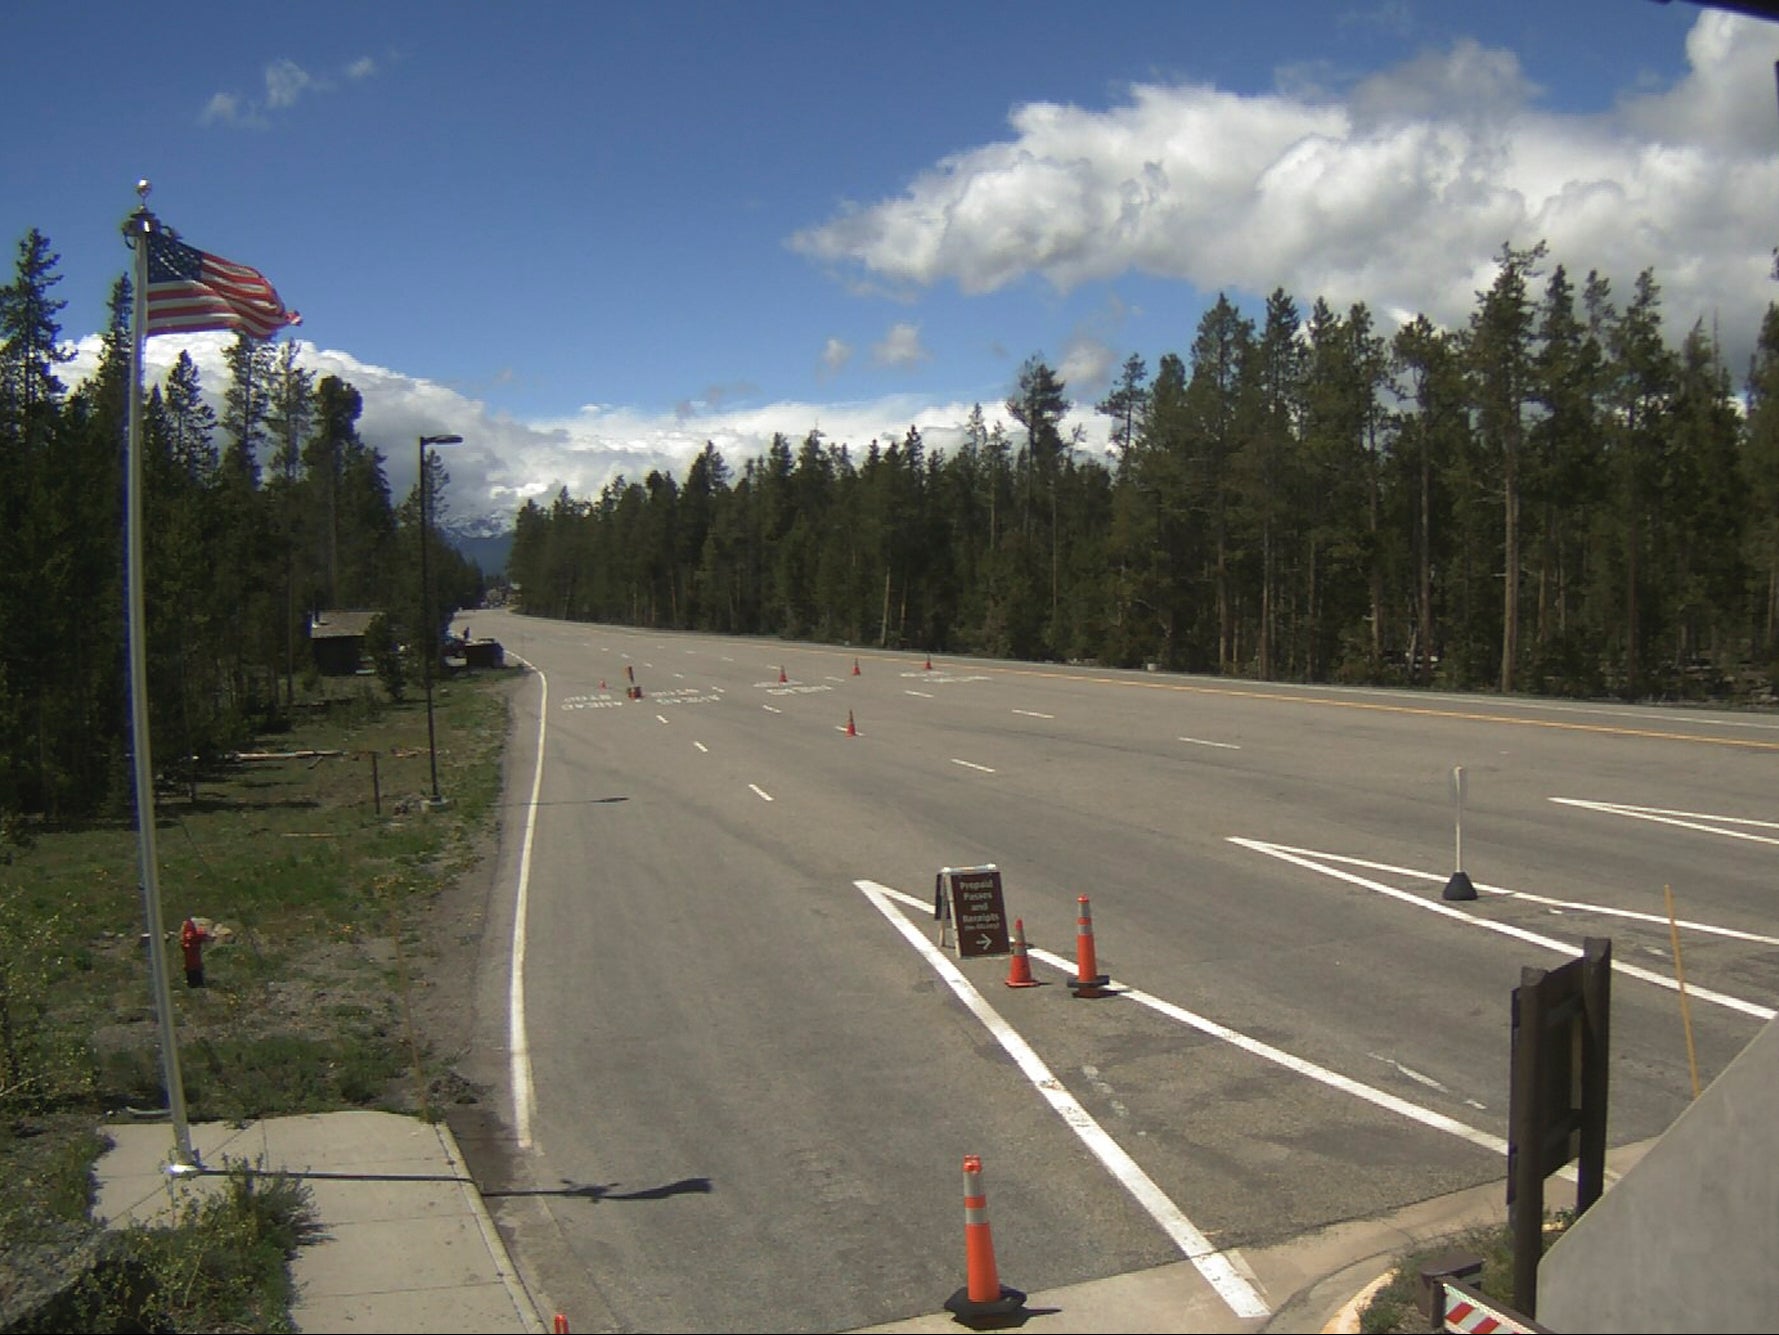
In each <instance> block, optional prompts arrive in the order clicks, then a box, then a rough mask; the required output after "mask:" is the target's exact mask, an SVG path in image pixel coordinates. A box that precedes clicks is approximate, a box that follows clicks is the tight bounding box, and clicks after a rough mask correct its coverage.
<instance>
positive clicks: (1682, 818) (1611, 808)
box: [1551, 797, 1779, 844]
mask: <svg viewBox="0 0 1779 1335" xmlns="http://www.w3.org/2000/svg"><path fill="white" fill-rule="evenodd" d="M1551 801H1553V802H1558V803H1561V804H1562V805H1563V806H1566V807H1582V808H1583V809H1585V810H1588V811H1598V812H1602V813H1604V814H1605V815H1608V816H1629V817H1630V818H1631V819H1632V820H1647V821H1654V822H1655V823H1656V824H1657V825H1677V826H1679V827H1680V828H1681V829H1683V830H1702V831H1703V832H1704V833H1706V834H1718V835H1722V836H1723V837H1724V838H1725V839H1748V840H1751V841H1752V842H1754V843H1757V844H1779V838H1773V837H1772V836H1770V835H1764V834H1744V833H1743V832H1742V831H1741V830H1725V829H1720V828H1719V826H1721V825H1758V826H1760V827H1761V828H1762V829H1763V830H1779V823H1775V822H1773V821H1770V820H1750V819H1747V818H1746V817H1742V816H1713V815H1709V814H1707V813H1705V812H1702V811H1664V810H1662V808H1660V807H1629V806H1624V805H1622V804H1620V803H1617V802H1584V801H1582V800H1581V799H1580V798H1579V797H1553V798H1551ZM1702 821H1713V822H1716V823H1715V824H1711V825H1705V824H1701V823H1700V822H1702Z"/></svg>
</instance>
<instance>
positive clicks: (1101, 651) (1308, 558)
mask: <svg viewBox="0 0 1779 1335" xmlns="http://www.w3.org/2000/svg"><path fill="white" fill-rule="evenodd" d="M1492 273H1493V280H1492V282H1491V284H1490V286H1489V287H1488V289H1487V290H1486V291H1482V292H1479V293H1477V294H1476V300H1475V304H1474V308H1473V310H1472V311H1471V313H1470V316H1469V319H1468V321H1467V323H1466V324H1465V325H1464V326H1463V327H1461V328H1440V327H1437V326H1435V325H1434V324H1433V323H1432V322H1431V321H1429V320H1428V319H1427V318H1426V317H1425V316H1421V317H1418V318H1416V319H1414V320H1413V321H1411V322H1409V323H1407V324H1405V325H1403V326H1402V327H1400V328H1399V329H1398V330H1397V331H1396V332H1395V333H1394V334H1393V335H1390V336H1388V337H1386V336H1385V335H1384V334H1383V333H1381V332H1380V331H1379V329H1378V328H1377V322H1376V320H1375V318H1374V317H1373V315H1372V313H1371V312H1370V311H1369V310H1368V309H1367V307H1366V306H1365V305H1364V304H1363V303H1360V304H1355V305H1353V306H1352V307H1351V308H1350V309H1347V310H1345V311H1337V310H1334V309H1332V308H1331V307H1330V306H1329V305H1328V304H1327V303H1326V302H1325V301H1323V300H1320V299H1318V300H1316V301H1315V302H1314V303H1313V304H1312V305H1311V307H1310V308H1309V311H1308V313H1307V315H1306V314H1305V313H1304V312H1303V311H1302V310H1301V309H1300V308H1299V305H1298V303H1297V301H1296V300H1295V299H1294V298H1293V297H1292V296H1290V295H1289V294H1288V293H1286V292H1284V291H1282V290H1281V291H1274V292H1273V293H1272V294H1271V295H1270V296H1269V297H1267V298H1266V301H1265V309H1264V310H1263V311H1261V312H1259V313H1257V314H1255V315H1250V314H1246V313H1244V312H1243V311H1242V310H1240V309H1239V308H1238V307H1237V306H1236V305H1235V304H1233V303H1232V302H1231V301H1230V300H1229V299H1228V298H1227V296H1224V297H1220V298H1219V299H1218V300H1217V302H1216V303H1215V304H1214V305H1213V306H1212V307H1211V308H1210V309H1209V310H1207V311H1206V312H1205V314H1204V316H1203V318H1202V319H1201V320H1200V321H1199V323H1198V327H1197V329H1196V331H1195V333H1194V336H1193V339H1192V343H1191V345H1190V347H1189V348H1188V349H1187V351H1186V353H1185V355H1184V356H1182V355H1179V354H1176V353H1168V354H1166V355H1164V356H1162V357H1161V358H1160V361H1159V363H1158V364H1157V365H1156V367H1155V368H1154V372H1153V375H1151V373H1150V369H1149V367H1148V365H1147V363H1146V362H1145V361H1144V360H1143V359H1142V358H1141V357H1137V356H1132V357H1130V358H1129V359H1128V360H1127V361H1126V362H1125V363H1124V365H1123V368H1122V373H1121V374H1120V375H1119V376H1118V378H1117V379H1116V381H1115V383H1114V385H1113V387H1112V389H1111V390H1110V392H1109V393H1108V394H1107V395H1106V396H1105V398H1104V399H1103V400H1102V401H1100V402H1098V403H1096V404H1094V405H1093V408H1094V410H1095V411H1097V412H1098V413H1101V414H1104V415H1105V416H1106V418H1108V419H1109V427H1110V429H1109V438H1110V442H1111V443H1110V447H1109V452H1108V457H1105V458H1101V457H1098V456H1097V454H1092V453H1089V452H1088V451H1086V450H1085V449H1084V448H1083V444H1082V432H1081V431H1080V429H1079V428H1076V429H1074V430H1073V431H1071V432H1070V434H1069V436H1068V437H1066V438H1065V436H1064V434H1063V432H1062V427H1061V423H1062V420H1063V418H1064V416H1065V414H1067V413H1068V412H1069V410H1070V409H1071V407H1072V406H1073V405H1072V404H1071V401H1070V399H1069V397H1068V389H1067V386H1066V385H1065V384H1064V383H1063V381H1062V380H1061V379H1060V377H1059V376H1058V375H1057V373H1056V372H1055V371H1054V370H1053V369H1052V368H1050V367H1049V366H1048V365H1046V364H1045V362H1044V361H1043V360H1042V359H1041V358H1039V357H1033V358H1031V359H1029V360H1028V361H1027V362H1026V363H1025V364H1024V366H1023V367H1022V368H1021V370H1020V372H1019V376H1018V380H1017V384H1016V385H1015V386H1014V387H1013V389H1012V392H1011V394H1010V396H1009V397H1008V399H1007V401H1006V410H1007V416H1008V418H1009V419H1010V420H1011V422H1012V423H1013V426H1012V427H1011V428H1007V427H1005V426H1004V425H1003V424H1002V422H1001V421H1000V420H999V419H998V415H997V421H996V423H995V424H994V425H992V426H990V425H988V424H987V423H986V421H985V417H984V414H983V412H982V409H981V406H980V405H979V404H978V405H977V407H976V409H975V411H974V413H973V414H972V415H971V418H970V420H969V423H968V427H967V430H966V433H965V439H964V441H963V443H962V444H961V445H960V446H959V447H957V448H955V449H953V450H951V451H949V452H946V453H940V452H938V451H933V450H929V449H928V448H927V447H926V445H925V444H924V442H923V441H922V439H921V436H920V433H919V431H918V430H916V429H914V428H910V429H909V431H908V432H907V434H906V435H905V436H904V437H903V438H902V439H900V440H893V441H891V442H890V443H888V444H884V443H882V442H880V441H876V440H873V441H871V442H870V443H869V444H868V445H867V446H865V448H864V449H863V451H862V452H859V453H855V451H854V450H853V448H851V447H850V446H848V445H846V444H843V443H836V442H832V441H829V440H826V439H824V438H823V436H822V434H821V433H820V432H819V431H811V432H810V433H809V434H807V435H806V436H804V437H803V438H802V440H801V441H800V442H797V443H793V441H792V439H791V438H789V437H786V436H783V435H779V436H776V437H775V438H774V439H773V440H772V443H771V446H770V448H769V449H768V450H767V451H766V453H765V455H764V456H763V457H762V458H758V459H751V460H748V461H746V462H745V463H744V464H743V465H742V466H741V469H740V472H739V474H738V475H737V474H735V473H734V472H733V471H732V469H731V467H730V465H729V464H728V462H727V461H726V460H724V459H723V458H722V456H721V454H720V453H719V452H718V451H717V450H716V449H715V447H714V446H713V445H711V444H709V443H707V444H706V446H705V448H704V450H703V452H702V453H701V454H699V455H698V456H697V457H696V458H694V459H693V460H692V462H691V464H690V466H689V467H688V468H687V470H686V473H685V476H684V477H683V478H682V479H675V478H672V477H667V476H663V475H662V474H660V473H659V472H651V473H649V474H648V476H647V477H646V478H644V479H643V480H642V481H640V482H638V481H634V480H628V479H625V478H622V477H620V478H617V479H616V480H614V481H613V482H611V483H610V484H609V485H608V486H606V487H605V488H604V489H603V491H602V492H601V493H600V495H599V496H598V498H597V499H593V500H585V499H577V498H574V497H571V496H570V495H568V494H567V492H566V491H564V492H562V493H559V494H558V495H557V496H556V497H555V499H554V501H553V502H552V503H551V504H549V505H548V506H547V507H545V506H540V505H538V504H536V503H535V502H534V503H529V504H527V505H526V506H525V508H524V509H523V510H522V511H521V512H520V514H519V516H518V523H517V531H516V534H515V537H514V544H513V550H512V556H511V559H510V561H509V564H508V574H509V576H510V578H511V580H512V582H513V584H514V585H515V586H517V588H518V590H519V596H520V598H521V599H522V602H523V605H524V606H525V607H526V608H527V609H528V610H530V611H533V612H536V613H540V614H543V615H548V616H553V617H565V618H578V619H587V620H596V621H609V622H622V623H628V624H632V625H637V626H651V627H674V628H685V629H693V630H706V631H718V632H724V633H739V634H769V635H780V636H787V637H795V638H813V639H817V640H823V641H832V642H839V643H844V644H849V645H877V646H886V647H905V648H912V649H917V650H926V651H945V652H949V653H959V654H969V653H976V654H984V655H991V656H995V657H1009V658H1016V659H1029V660H1056V661H1071V662H1091V663H1096V664H1102V665H1106V666H1118V667H1134V666H1139V665H1154V666H1156V667H1159V668H1163V669H1171V670H1184V671H1189V672H1200V673H1215V674H1221V675H1226V676H1242V677H1249V678H1256V679H1261V680H1268V681H1291V682H1355V683H1379V684H1386V683H1387V684H1399V685H1421V686H1438V687H1441V688H1445V689H1455V690H1498V691H1501V692H1527V693H1543V694H1551V695H1563V696H1573V697H1618V698H1625V699H1674V698H1738V699H1744V700H1746V699H1761V700H1765V699H1768V698H1770V695H1771V690H1772V685H1773V675H1774V668H1775V653H1776V647H1779V646H1776V638H1775V637H1776V633H1779V309H1775V308H1773V307H1769V308H1768V312H1767V315H1766V318H1765V320H1764V323H1763V328H1762V329H1761V330H1760V331H1759V338H1758V346H1757V351H1756V353H1755V355H1754V357H1753V359H1752V365H1751V366H1749V367H1747V368H1744V369H1745V383H1744V385H1743V386H1742V389H1741V391H1740V392H1739V390H1738V387H1737V384H1736V380H1735V378H1734V377H1733V376H1732V374H1731V372H1730V369H1729V368H1728V367H1727V366H1726V365H1725V364H1724V359H1723V357H1722V356H1721V355H1720V351H1719V344H1718V341H1717V338H1716V335H1715V331H1713V330H1708V329H1706V328H1705V327H1704V326H1703V325H1702V324H1695V325H1694V326H1693V327H1692V328H1691V329H1690V331H1689V332H1688V333H1687V335H1686V337H1685V338H1684V339H1682V340H1681V341H1680V342H1679V345H1678V346H1674V345H1673V343H1672V342H1671V341H1670V340H1669V339H1668V338H1666V337H1665V336H1664V321H1663V312H1662V309H1661V289H1660V286H1659V284H1658V283H1657V280H1656V276H1655V274H1654V273H1653V272H1652V271H1645V272H1643V273H1640V274H1638V275H1637V277H1636V280H1635V282H1634V283H1633V284H1632V285H1631V287H1630V289H1629V291H1627V292H1624V293H1622V294H1621V293H1617V292H1615V291H1614V289H1613V287H1612V284H1611V282H1610V280H1609V279H1608V278H1607V277H1605V276H1603V275H1601V274H1599V273H1589V274H1588V275H1587V277H1586V278H1585V279H1584V280H1582V281H1581V282H1579V283H1578V282H1577V281H1576V280H1575V279H1574V278H1573V277H1572V276H1571V275H1570V273H1569V272H1568V271H1567V270H1566V269H1565V268H1564V267H1563V266H1562V265H1561V264H1556V263H1552V262H1550V260H1549V257H1548V255H1547V252H1546V247H1545V246H1544V245H1543V244H1542V243H1540V244H1538V245H1535V246H1533V247H1530V248H1528V249H1516V248H1514V247H1512V246H1511V245H1505V246H1503V247H1502V249H1501V251H1500V253H1499V254H1498V255H1497V256H1496V257H1495V263H1494V265H1493V266H1492Z"/></svg>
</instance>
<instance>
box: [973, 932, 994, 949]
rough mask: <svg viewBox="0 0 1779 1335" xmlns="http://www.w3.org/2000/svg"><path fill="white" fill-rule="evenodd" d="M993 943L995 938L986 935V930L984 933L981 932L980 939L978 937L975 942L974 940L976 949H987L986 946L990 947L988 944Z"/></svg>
mask: <svg viewBox="0 0 1779 1335" xmlns="http://www.w3.org/2000/svg"><path fill="white" fill-rule="evenodd" d="M994 943H995V939H994V938H993V937H992V936H989V935H988V934H987V933H986V932H985V933H984V934H983V935H982V937H981V938H980V939H979V940H978V941H977V942H976V948H977V949H978V950H987V949H988V948H989V947H990V946H992V945H993V944H994Z"/></svg>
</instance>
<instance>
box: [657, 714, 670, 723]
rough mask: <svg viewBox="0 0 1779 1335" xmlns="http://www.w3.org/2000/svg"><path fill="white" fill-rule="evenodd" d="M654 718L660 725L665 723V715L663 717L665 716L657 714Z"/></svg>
mask: <svg viewBox="0 0 1779 1335" xmlns="http://www.w3.org/2000/svg"><path fill="white" fill-rule="evenodd" d="M655 717H656V719H658V720H659V721H660V722H662V723H665V722H667V715H665V714H657V715H655Z"/></svg>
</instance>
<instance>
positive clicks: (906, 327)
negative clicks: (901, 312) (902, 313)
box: [871, 321, 933, 367]
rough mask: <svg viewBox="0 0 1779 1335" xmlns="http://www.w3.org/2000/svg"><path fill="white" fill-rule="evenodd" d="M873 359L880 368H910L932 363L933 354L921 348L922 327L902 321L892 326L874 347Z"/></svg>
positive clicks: (872, 350) (872, 351)
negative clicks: (928, 362) (923, 363)
mask: <svg viewBox="0 0 1779 1335" xmlns="http://www.w3.org/2000/svg"><path fill="white" fill-rule="evenodd" d="M871 358H872V360H873V361H875V362H876V363H877V364H878V365H879V366H901V367H908V366H919V365H920V364H921V363H922V362H927V361H931V360H932V359H933V354H932V353H930V352H928V351H927V350H926V349H925V348H924V347H922V346H921V342H920V326H919V325H914V324H909V323H908V322H907V321H902V322H900V323H897V324H893V325H891V326H890V327H889V330H888V331H887V332H886V333H885V334H884V336H883V338H882V340H881V341H880V342H878V343H877V344H876V345H875V346H873V347H872V349H871Z"/></svg>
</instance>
